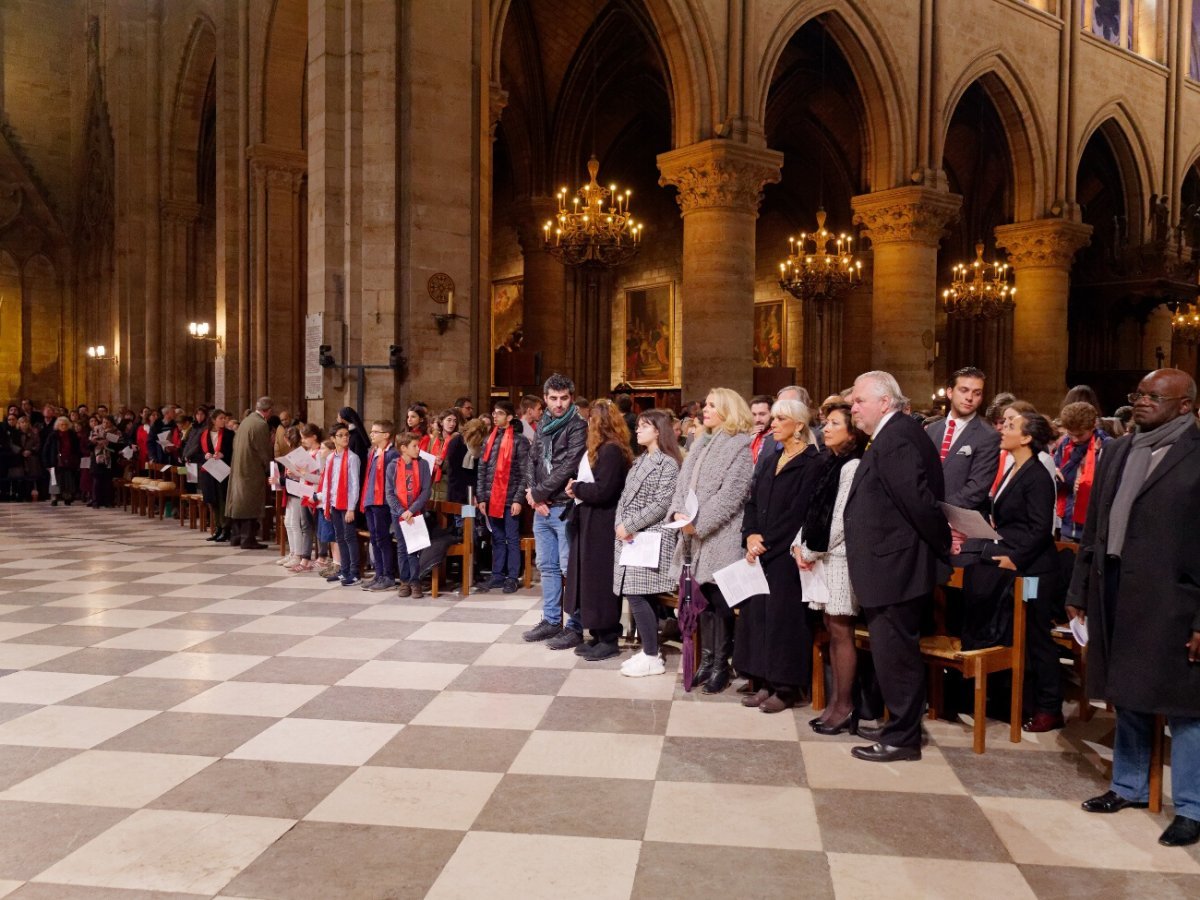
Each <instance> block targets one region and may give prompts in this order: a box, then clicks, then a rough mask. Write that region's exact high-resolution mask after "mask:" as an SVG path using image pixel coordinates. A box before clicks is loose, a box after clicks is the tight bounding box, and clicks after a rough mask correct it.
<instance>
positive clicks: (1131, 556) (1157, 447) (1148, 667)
mask: <svg viewBox="0 0 1200 900" xmlns="http://www.w3.org/2000/svg"><path fill="white" fill-rule="evenodd" d="M1129 402H1130V403H1132V404H1133V421H1134V424H1135V425H1136V426H1137V432H1136V433H1134V434H1130V435H1126V436H1125V437H1122V438H1119V439H1118V440H1116V441H1113V442H1112V443H1111V444H1109V445H1108V447H1107V449H1106V450H1105V451H1104V454H1103V456H1101V458H1100V464H1099V467H1098V469H1097V472H1096V481H1095V486H1094V488H1093V490H1092V502H1091V506H1090V507H1089V509H1088V517H1087V524H1086V526H1085V527H1084V532H1083V539H1082V541H1081V542H1080V544H1079V553H1078V557H1077V559H1076V561H1075V572H1074V575H1073V577H1072V579H1071V588H1070V590H1069V591H1068V593H1067V612H1068V613H1069V614H1070V615H1071V617H1072V618H1079V619H1080V620H1084V619H1086V623H1087V630H1088V637H1089V641H1088V694H1089V696H1091V697H1095V698H1103V699H1105V700H1107V701H1108V702H1110V703H1111V704H1112V705H1113V707H1114V708H1115V709H1116V715H1117V729H1116V736H1115V739H1114V744H1113V773H1112V784H1111V786H1110V789H1109V791H1108V792H1107V793H1105V794H1102V795H1101V796H1099V797H1093V798H1091V799H1090V800H1085V801H1084V803H1083V808H1084V810H1086V811H1087V812H1091V813H1115V812H1119V811H1120V810H1122V809H1125V808H1127V807H1135V808H1145V807H1146V806H1147V805H1148V801H1149V798H1150V783H1149V770H1150V748H1151V744H1152V741H1153V736H1154V733H1153V730H1154V717H1155V716H1156V715H1161V716H1165V717H1166V718H1167V721H1168V723H1169V724H1170V727H1171V781H1172V794H1173V798H1172V799H1173V800H1174V803H1175V819H1174V821H1172V823H1171V824H1170V825H1169V826H1168V827H1167V829H1166V831H1164V832H1163V833H1162V836H1161V837H1160V838H1159V843H1160V844H1163V845H1165V846H1168V847H1182V846H1186V845H1189V844H1195V843H1196V842H1197V841H1200V532H1198V531H1197V529H1196V527H1195V522H1194V517H1195V512H1196V510H1197V509H1200V430H1198V429H1197V423H1196V382H1195V381H1194V380H1193V379H1192V377H1191V376H1190V375H1188V374H1187V373H1186V372H1182V371H1180V370H1179V369H1159V370H1158V371H1156V372H1151V373H1150V374H1149V375H1147V376H1146V377H1145V378H1143V379H1142V381H1141V383H1140V384H1139V385H1138V389H1137V391H1135V392H1134V393H1132V394H1130V395H1129Z"/></svg>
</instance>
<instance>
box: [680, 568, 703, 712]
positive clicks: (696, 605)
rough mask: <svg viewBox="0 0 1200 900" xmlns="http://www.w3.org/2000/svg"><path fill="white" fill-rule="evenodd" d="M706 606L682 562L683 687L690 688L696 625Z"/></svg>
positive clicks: (694, 668)
mask: <svg viewBox="0 0 1200 900" xmlns="http://www.w3.org/2000/svg"><path fill="white" fill-rule="evenodd" d="M707 608H708V601H707V600H706V599H704V594H702V593H701V592H700V585H698V584H696V579H695V578H693V577H692V566H691V564H690V563H687V562H685V563H684V564H683V571H682V572H681V573H680V575H679V611H678V617H679V634H680V635H681V642H682V644H683V689H684V690H685V691H687V692H688V693H690V692H691V690H692V676H693V675H695V674H696V641H695V635H696V625H697V623H698V622H699V621H700V613H702V612H704V610H706V609H707Z"/></svg>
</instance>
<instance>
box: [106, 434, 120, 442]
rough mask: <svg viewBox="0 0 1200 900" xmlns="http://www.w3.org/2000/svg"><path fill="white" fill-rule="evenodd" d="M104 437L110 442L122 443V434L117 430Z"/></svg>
mask: <svg viewBox="0 0 1200 900" xmlns="http://www.w3.org/2000/svg"><path fill="white" fill-rule="evenodd" d="M104 439H105V440H106V441H108V442H109V443H110V444H119V443H121V436H120V435H119V434H117V433H116V432H115V431H110V432H108V434H106V435H104Z"/></svg>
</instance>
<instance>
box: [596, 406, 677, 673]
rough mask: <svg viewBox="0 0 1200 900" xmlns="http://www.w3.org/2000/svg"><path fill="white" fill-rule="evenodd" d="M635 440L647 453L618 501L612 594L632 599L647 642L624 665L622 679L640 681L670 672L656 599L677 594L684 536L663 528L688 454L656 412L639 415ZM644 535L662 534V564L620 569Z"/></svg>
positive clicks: (668, 422) (665, 419)
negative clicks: (674, 565) (674, 569)
mask: <svg viewBox="0 0 1200 900" xmlns="http://www.w3.org/2000/svg"><path fill="white" fill-rule="evenodd" d="M635 435H636V438H637V442H638V445H639V446H640V447H641V448H642V451H643V452H642V455H641V456H639V457H638V458H637V461H636V462H635V463H634V464H633V468H632V469H631V470H630V471H629V475H628V477H627V478H626V479H625V489H624V490H623V491H622V492H621V499H620V500H619V501H618V502H617V539H616V547H615V548H614V551H613V593H614V594H616V595H617V596H618V597H620V596H625V597H626V598H627V599H628V600H629V608H630V610H632V612H633V620H634V621H635V622H636V623H637V630H638V634H639V635H640V636H641V639H642V652H641V653H635V654H634V655H633V656H631V657H629V659H627V660H625V662H624V663H622V664H621V674H622V675H628V676H629V677H630V678H641V677H643V676H645V675H661V674H663V672H665V671H666V666H665V665H664V664H663V661H662V659H661V658H660V657H659V655H658V619H659V615H658V614H659V606H658V601H657V600H656V599H655V595H657V594H664V593H667V592H674V590H675V586H676V582H677V580H678V579H676V580H675V581H672V580H671V575H670V568H671V558H672V557H673V556H674V554H675V542H676V540H677V539H678V537H679V533H678V532H677V531H674V530H670V529H668V530H664V529H663V527H662V526H663V519H664V518H665V516H666V514H667V507H668V506H670V505H671V498H672V497H673V496H674V494H675V483H676V481H677V480H678V478H679V464H680V462H682V460H683V454H681V453H680V452H679V443H678V441H677V440H676V439H675V429H674V428H673V427H672V426H671V420H670V418H669V417H668V416H667V414H666V413H665V412H663V411H662V410H658V409H651V410H647V411H646V412H644V413H642V414H641V415H640V416H638V418H637V429H636V432H635ZM639 533H657V534H660V535H662V538H661V544H660V546H659V551H658V564H657V565H656V566H655V567H654V568H646V567H642V566H623V565H621V549H622V547H624V546H625V544H626V543H628V542H632V541H633V539H634V537H635V536H637V534H639Z"/></svg>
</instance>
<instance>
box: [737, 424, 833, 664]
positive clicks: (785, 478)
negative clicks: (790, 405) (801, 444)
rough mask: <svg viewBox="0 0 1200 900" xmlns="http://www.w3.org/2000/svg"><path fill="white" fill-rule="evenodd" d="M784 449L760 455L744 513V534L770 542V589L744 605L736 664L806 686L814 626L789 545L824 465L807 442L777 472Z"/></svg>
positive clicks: (763, 560)
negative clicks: (754, 535)
mask: <svg viewBox="0 0 1200 900" xmlns="http://www.w3.org/2000/svg"><path fill="white" fill-rule="evenodd" d="M780 455H781V453H780V451H779V450H777V449H775V446H774V445H773V444H772V445H770V450H769V451H768V452H764V453H763V454H762V455H761V456H760V457H759V458H758V465H757V466H756V467H755V470H754V481H753V482H752V483H751V485H750V497H749V499H748V500H747V501H746V511H745V513H744V515H743V516H742V537H743V539H745V538H748V537H749V536H750V535H752V534H759V535H762V539H763V543H764V544H765V545H766V547H767V549H766V551H765V552H764V553H763V555H762V556H760V557H759V564H760V565H761V566H762V567H763V572H764V574H765V575H766V576H767V584H768V585H769V586H770V589H771V591H770V593H769V594H767V595H766V596H759V597H751V598H749V599H748V600H745V601H743V602H742V604H741V605H740V607H739V609H738V621H737V640H736V641H735V642H734V655H733V665H734V668H735V669H737V670H738V672H739V673H740V674H743V675H748V676H753V677H755V678H761V679H765V680H766V681H768V682H769V683H770V684H772V685H774V686H776V687H780V686H792V687H800V686H803V687H807V686H808V682H809V681H810V680H811V678H812V631H811V630H810V629H809V627H808V617H807V609H806V607H805V605H804V598H803V596H802V594H801V590H800V570H799V569H798V568H797V566H796V561H795V559H793V558H792V555H791V547H792V541H794V540H795V539H796V532H798V531H799V530H800V527H801V526H802V525H803V524H804V518H805V516H807V515H808V506H809V501H810V500H811V499H812V496H813V492H814V491H815V489H816V486H817V482H818V481H820V478H821V473H822V472H823V471H824V469H825V466H824V459H823V456H822V454H821V452H820V451H818V450H817V448H816V447H815V446H812V445H809V446H808V447H806V448H805V449H804V452H802V453H800V454H799V455H797V456H796V457H795V458H794V459H792V460H789V462H788V463H787V465H785V466H784V467H783V469H782V470H781V471H780V472H779V474H778V475H777V474H775V466H776V464H777V463H778V461H779V457H780Z"/></svg>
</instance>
